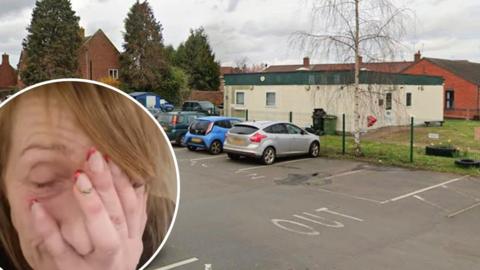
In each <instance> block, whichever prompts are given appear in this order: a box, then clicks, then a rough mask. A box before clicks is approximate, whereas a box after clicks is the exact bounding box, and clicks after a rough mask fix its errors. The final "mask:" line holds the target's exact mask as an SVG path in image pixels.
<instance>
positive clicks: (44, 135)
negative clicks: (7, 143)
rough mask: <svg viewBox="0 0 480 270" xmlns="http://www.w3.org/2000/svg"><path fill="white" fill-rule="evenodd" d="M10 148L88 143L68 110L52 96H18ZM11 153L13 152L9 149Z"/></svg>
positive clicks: (18, 149) (19, 148)
mask: <svg viewBox="0 0 480 270" xmlns="http://www.w3.org/2000/svg"><path fill="white" fill-rule="evenodd" d="M11 135H12V140H13V145H12V146H13V147H15V148H16V150H17V151H23V150H22V149H25V148H27V147H29V146H30V145H40V146H42V145H43V146H45V147H49V146H55V145H56V146H58V145H65V144H67V145H68V144H69V143H70V144H77V143H79V144H81V145H84V144H89V143H90V140H89V138H88V137H87V136H86V135H85V133H84V132H83V130H82V129H81V128H80V126H79V124H78V121H77V120H76V118H75V116H74V115H73V113H72V111H71V110H70V109H69V108H68V107H67V106H66V105H65V104H63V103H62V102H61V101H60V99H58V98H57V97H55V96H47V95H25V96H23V97H20V99H19V100H18V103H17V104H16V108H15V111H14V114H13V127H12V134H11ZM12 150H14V149H12Z"/></svg>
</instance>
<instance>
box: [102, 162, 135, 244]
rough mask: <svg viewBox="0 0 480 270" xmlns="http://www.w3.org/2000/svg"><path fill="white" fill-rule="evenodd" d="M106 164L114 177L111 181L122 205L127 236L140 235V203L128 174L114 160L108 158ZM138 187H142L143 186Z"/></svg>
mask: <svg viewBox="0 0 480 270" xmlns="http://www.w3.org/2000/svg"><path fill="white" fill-rule="evenodd" d="M108 165H109V167H110V171H111V173H112V178H113V179H115V180H114V181H113V183H114V186H115V189H116V191H117V194H118V197H119V198H120V202H121V204H122V207H123V213H124V215H125V219H126V223H127V227H128V237H129V238H138V237H139V236H140V237H141V235H140V226H141V224H142V223H141V219H140V217H141V208H140V206H141V204H140V201H139V200H138V198H137V195H136V193H135V189H134V187H133V185H132V183H131V181H130V179H129V178H128V176H127V175H126V174H125V173H124V172H123V171H122V170H121V169H120V168H119V167H118V166H117V165H116V164H115V162H113V161H112V160H109V161H108ZM140 188H141V189H144V187H140Z"/></svg>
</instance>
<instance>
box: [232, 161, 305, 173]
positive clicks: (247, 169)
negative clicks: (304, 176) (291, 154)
mask: <svg viewBox="0 0 480 270" xmlns="http://www.w3.org/2000/svg"><path fill="white" fill-rule="evenodd" d="M303 160H312V159H311V158H303V159H296V160H289V161H283V162H277V163H274V164H272V165H261V166H255V167H247V168H242V169H238V170H236V171H235V173H241V172H244V171H250V170H255V169H263V168H267V167H269V168H271V167H274V166H280V165H283V164H288V163H294V162H299V161H303Z"/></svg>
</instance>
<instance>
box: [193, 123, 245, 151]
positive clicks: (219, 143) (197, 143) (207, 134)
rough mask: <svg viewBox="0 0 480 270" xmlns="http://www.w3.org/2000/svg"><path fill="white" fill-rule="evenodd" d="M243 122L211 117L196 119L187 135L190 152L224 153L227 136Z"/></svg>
mask: <svg viewBox="0 0 480 270" xmlns="http://www.w3.org/2000/svg"><path fill="white" fill-rule="evenodd" d="M240 122H242V120H240V119H238V118H233V117H223V116H209V117H201V118H198V119H195V120H194V121H193V122H192V124H191V125H190V127H189V128H188V132H187V134H186V135H185V139H184V143H185V145H187V148H188V150H190V151H195V150H197V149H206V150H208V152H210V153H211V154H213V155H217V154H220V153H221V152H222V151H223V142H224V141H225V134H226V133H227V132H228V130H229V129H230V128H232V127H233V125H235V124H237V123H240Z"/></svg>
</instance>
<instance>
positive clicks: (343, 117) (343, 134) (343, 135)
mask: <svg viewBox="0 0 480 270" xmlns="http://www.w3.org/2000/svg"><path fill="white" fill-rule="evenodd" d="M342 155H345V114H342Z"/></svg>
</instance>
